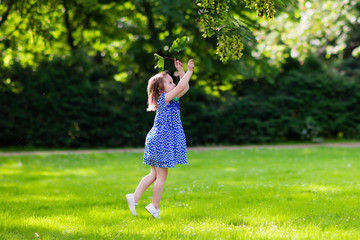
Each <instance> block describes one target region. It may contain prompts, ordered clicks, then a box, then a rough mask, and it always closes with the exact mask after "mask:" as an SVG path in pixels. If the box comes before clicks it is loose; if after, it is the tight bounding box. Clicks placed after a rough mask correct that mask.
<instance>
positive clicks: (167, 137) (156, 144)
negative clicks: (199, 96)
mask: <svg viewBox="0 0 360 240" xmlns="http://www.w3.org/2000/svg"><path fill="white" fill-rule="evenodd" d="M157 104H158V107H157V110H156V116H155V120H154V126H153V127H152V128H151V130H150V131H149V133H148V134H147V136H146V140H145V151H144V161H143V163H145V164H147V165H150V166H151V165H153V166H155V167H161V168H173V167H175V164H186V163H187V160H186V139H185V134H184V129H183V127H182V123H181V117H180V103H179V101H175V100H171V101H170V102H169V104H168V105H167V104H166V102H165V93H163V94H161V96H160V98H159V99H158V100H157Z"/></svg>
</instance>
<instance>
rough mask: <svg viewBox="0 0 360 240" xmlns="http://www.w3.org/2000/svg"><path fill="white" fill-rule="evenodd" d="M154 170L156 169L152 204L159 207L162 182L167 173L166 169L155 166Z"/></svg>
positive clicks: (163, 182) (162, 187)
mask: <svg viewBox="0 0 360 240" xmlns="http://www.w3.org/2000/svg"><path fill="white" fill-rule="evenodd" d="M155 170H156V180H155V183H154V188H153V198H152V204H153V206H154V207H155V208H156V209H159V205H160V199H161V194H162V192H163V189H164V184H165V180H166V177H167V174H168V169H167V168H158V167H156V168H155Z"/></svg>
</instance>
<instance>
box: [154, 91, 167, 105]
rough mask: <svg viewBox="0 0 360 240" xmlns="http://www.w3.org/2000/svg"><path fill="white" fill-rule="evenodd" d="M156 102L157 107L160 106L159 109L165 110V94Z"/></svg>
mask: <svg viewBox="0 0 360 240" xmlns="http://www.w3.org/2000/svg"><path fill="white" fill-rule="evenodd" d="M156 102H157V105H158V109H159V108H165V107H166V102H165V93H162V94H161V95H160V97H159V98H158V100H157V101H156Z"/></svg>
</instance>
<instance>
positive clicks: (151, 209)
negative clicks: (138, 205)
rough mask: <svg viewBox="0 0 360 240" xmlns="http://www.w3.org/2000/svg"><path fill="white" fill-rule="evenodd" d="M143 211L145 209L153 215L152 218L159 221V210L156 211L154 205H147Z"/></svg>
mask: <svg viewBox="0 0 360 240" xmlns="http://www.w3.org/2000/svg"><path fill="white" fill-rule="evenodd" d="M145 209H146V210H147V211H148V212H149V213H150V214H151V215H153V217H154V218H157V219H160V215H159V209H158V210H156V208H155V207H154V205H152V203H150V204H149V205H147V206H146V207H145Z"/></svg>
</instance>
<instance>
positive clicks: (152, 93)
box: [146, 71, 168, 111]
mask: <svg viewBox="0 0 360 240" xmlns="http://www.w3.org/2000/svg"><path fill="white" fill-rule="evenodd" d="M167 74H168V73H167V72H166V71H163V72H160V73H158V74H156V75H154V76H152V77H151V78H150V79H149V82H148V85H147V94H148V108H147V109H146V110H147V111H155V110H156V108H157V103H156V99H157V98H158V97H160V95H161V93H162V92H163V91H164V77H165V76H166V75H167Z"/></svg>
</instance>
